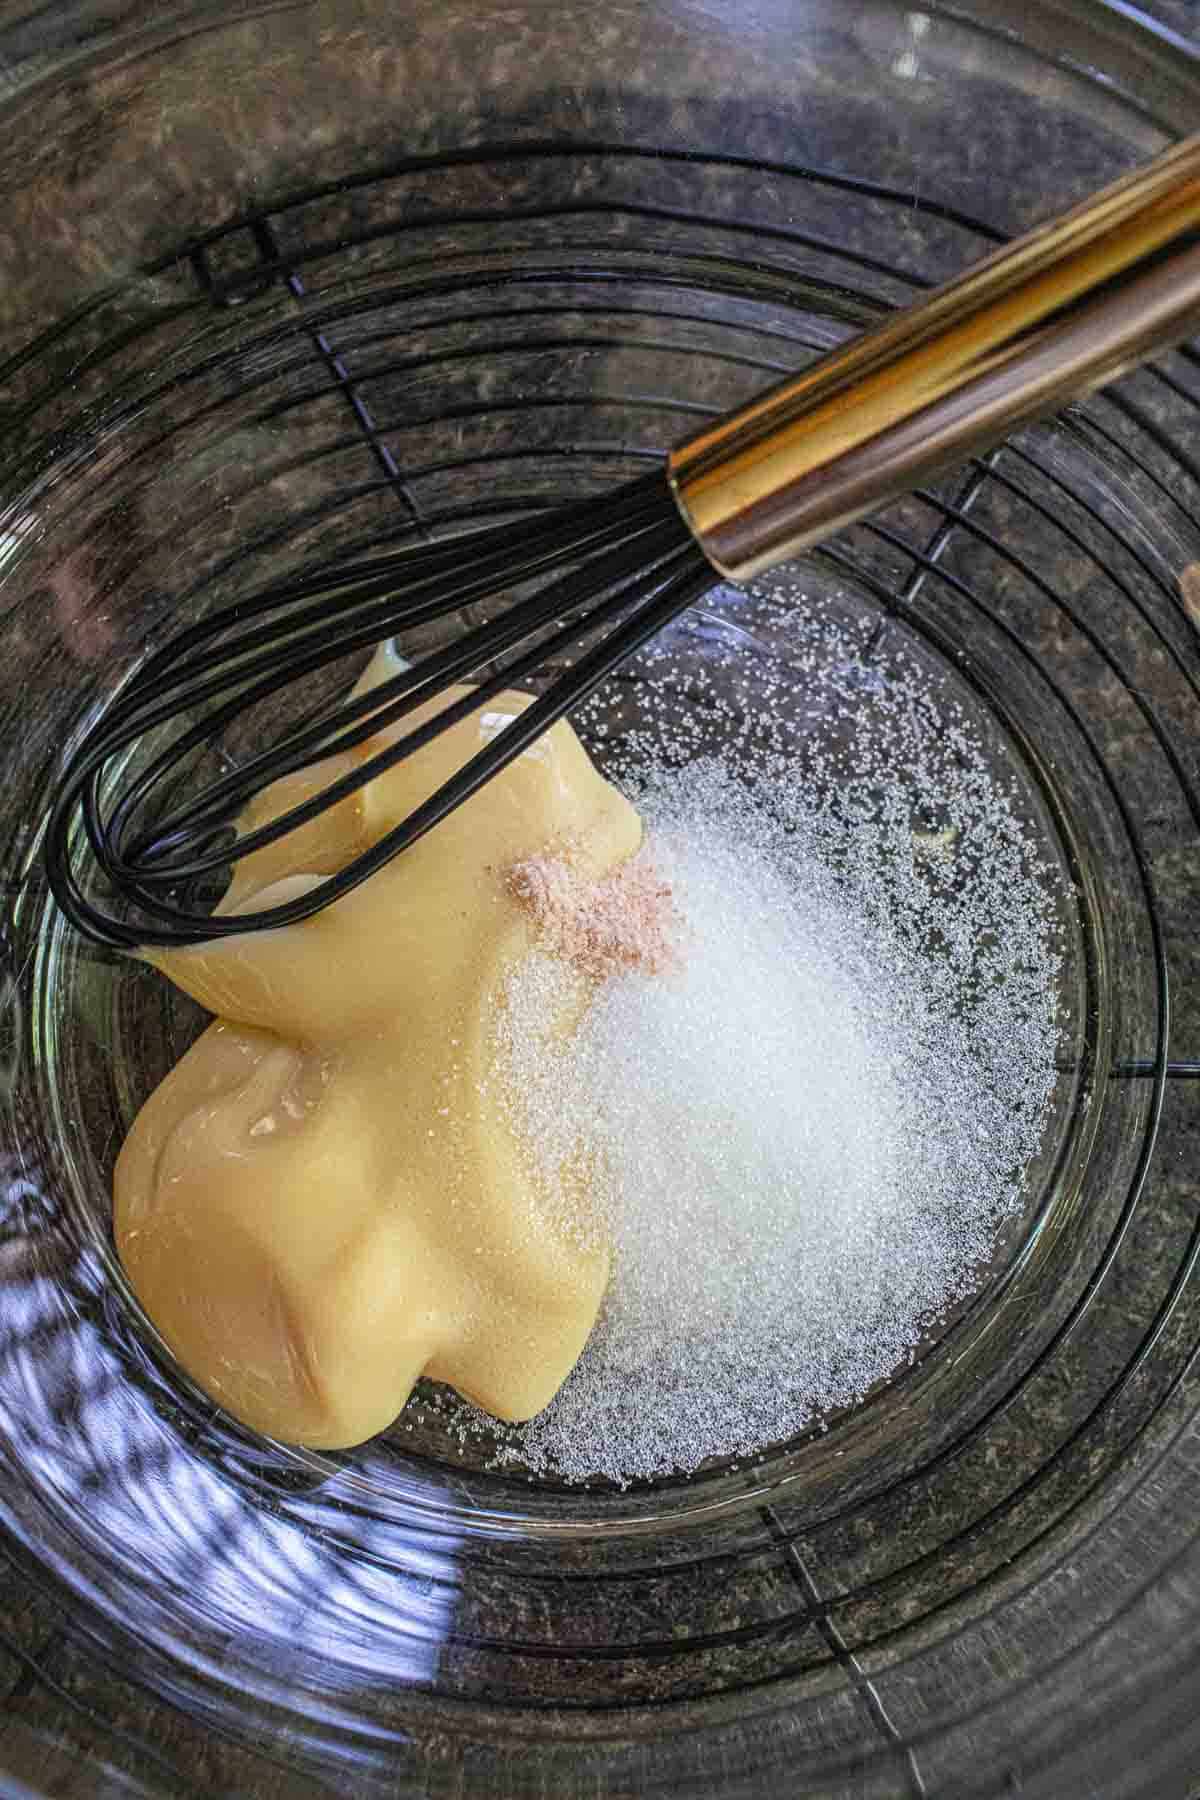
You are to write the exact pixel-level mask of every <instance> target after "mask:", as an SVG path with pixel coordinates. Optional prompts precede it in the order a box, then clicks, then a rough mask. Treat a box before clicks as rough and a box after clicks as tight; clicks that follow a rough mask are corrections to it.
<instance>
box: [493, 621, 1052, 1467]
mask: <svg viewBox="0 0 1200 1800" xmlns="http://www.w3.org/2000/svg"><path fill="white" fill-rule="evenodd" d="M786 628H787V630H786V636H787V642H788V645H789V660H788V664H787V666H786V669H785V668H784V666H783V665H782V664H774V663H773V662H772V659H771V658H770V656H769V655H768V656H766V657H765V660H764V659H763V658H760V659H759V662H758V664H757V666H755V667H754V668H752V669H751V670H749V671H748V673H747V687H748V692H751V693H752V695H753V701H754V704H753V705H752V706H750V707H747V708H746V709H745V711H744V712H739V711H738V710H737V702H736V697H735V700H734V701H732V702H731V701H730V700H729V699H728V698H721V694H722V693H723V694H725V695H728V691H729V688H728V682H726V683H725V686H724V687H723V688H722V689H719V690H718V689H717V688H716V687H714V693H713V696H712V697H710V703H709V708H708V717H707V721H706V726H705V732H706V736H707V738H708V741H710V742H711V741H712V738H713V735H714V734H713V730H712V709H713V707H717V708H720V707H721V706H724V707H726V708H727V709H728V717H727V719H726V721H725V727H726V730H725V747H724V748H723V750H722V753H721V754H720V755H699V756H698V755H695V754H691V753H690V746H689V744H688V742H687V739H686V733H685V735H684V736H683V737H681V736H680V733H679V731H678V729H677V728H676V727H675V726H673V725H668V723H667V722H666V721H667V720H668V718H670V719H674V718H676V717H677V709H676V710H672V708H673V707H675V701H674V700H673V699H672V694H673V693H674V692H675V688H674V685H673V684H674V676H673V672H672V671H671V669H670V653H669V649H665V650H661V651H659V652H658V653H657V655H658V656H659V657H660V658H661V661H660V663H659V664H657V665H656V661H655V657H654V656H653V655H652V656H651V657H650V658H649V659H647V660H646V661H644V662H643V665H642V670H641V674H642V680H643V683H644V686H645V690H646V692H648V693H649V695H650V702H649V714H650V723H649V724H648V725H641V726H638V727H637V729H636V730H632V731H629V732H627V733H626V736H625V739H624V742H623V745H622V748H621V750H620V752H619V753H617V754H614V755H612V756H610V757H609V759H608V764H607V766H608V767H609V769H610V772H615V773H616V775H617V776H618V777H619V778H621V779H622V783H623V785H624V786H625V787H626V789H627V791H628V792H630V794H631V797H632V798H633V799H634V801H635V803H636V804H637V805H638V806H639V808H640V810H641V812H642V815H643V818H644V820H645V822H646V830H647V841H646V847H645V849H644V850H643V852H642V859H643V866H644V869H645V871H646V875H645V879H646V881H648V882H651V883H652V884H653V885H654V886H655V887H657V888H659V889H662V888H666V889H669V891H670V905H671V909H672V912H673V915H674V919H675V930H676V932H677V943H678V954H677V955H676V956H675V958H674V959H673V961H672V962H671V964H670V966H665V963H664V961H662V960H657V961H656V960H654V959H651V960H650V961H648V962H646V963H644V964H643V966H640V967H639V966H638V961H637V959H636V958H630V957H625V958H621V957H617V958H616V959H615V960H610V962H609V964H608V965H607V966H606V969H605V970H604V973H605V976H606V978H605V979H604V980H602V981H600V982H599V983H598V985H597V989H596V996H595V1000H594V1002H593V1004H592V1006H591V1007H590V1009H589V1010H588V1012H587V1014H586V1016H585V1018H584V1021H583V1023H582V1025H581V1026H580V1027H579V1029H578V1031H577V1032H576V1033H575V1035H574V1037H573V1038H572V1039H570V1040H569V1042H568V1043H566V1044H565V1045H564V1044H563V1043H561V1042H560V1041H555V1042H554V1043H553V1044H552V1043H551V1042H550V1039H549V1037H548V1023H547V1022H548V1021H551V1020H553V1019H554V1018H555V1017H557V1016H558V1015H559V1014H560V1012H561V1008H562V1004H563V1001H564V994H565V992H566V989H565V987H564V984H569V983H570V982H571V981H572V980H577V976H575V975H574V974H573V972H572V967H571V965H570V963H569V962H568V961H565V960H564V959H563V956H562V954H561V951H562V945H561V944H556V942H555V941H553V940H550V941H546V942H545V947H544V948H543V949H542V950H541V951H539V952H535V953H534V954H533V955H531V956H530V957H529V958H528V959H527V960H526V961H525V962H524V964H523V965H522V966H521V967H520V968H519V969H518V971H517V973H516V975H515V976H514V978H513V980H512V981H511V983H510V988H509V992H508V994H507V997H506V998H507V1004H506V1006H505V1007H504V1008H503V1009H502V1010H501V1012H500V1013H499V1014H498V1017H497V1024H496V1045H495V1050H496V1066H497V1070H498V1071H500V1072H501V1073H502V1074H503V1076H504V1078H505V1079H506V1081H507V1083H508V1086H509V1090H510V1092H511V1094H512V1102H511V1104H512V1107H513V1122H514V1125H515V1126H516V1127H517V1129H518V1130H519V1131H520V1133H521V1134H522V1136H523V1137H524V1139H525V1140H526V1142H527V1143H528V1144H529V1146H530V1147H531V1153H532V1154H533V1155H534V1156H535V1157H536V1158H537V1160H538V1161H539V1164H540V1166H541V1169H542V1171H543V1173H544V1174H545V1176H546V1178H547V1179H552V1178H553V1171H554V1170H555V1168H556V1167H558V1166H559V1165H560V1164H561V1163H562V1162H564V1161H565V1160H568V1159H570V1158H572V1157H575V1158H576V1159H577V1158H578V1155H579V1153H580V1147H581V1146H582V1147H583V1151H584V1154H586V1156H587V1157H588V1160H589V1163H590V1166H591V1167H592V1168H593V1169H594V1170H595V1171H596V1185H597V1199H598V1203H599V1204H600V1206H601V1208H602V1210H603V1214H604V1216H605V1218H606V1221H607V1225H608V1229H609V1231H610V1234H611V1238H612V1243H613V1247H614V1270H613V1278H612V1282H611V1285H610V1290H609V1293H608V1296H607V1299H606V1302H605V1306H604V1309H603V1313H602V1316H601V1319H600V1322H599V1324H598V1326H597V1328H596V1330H595V1331H594V1333H593V1335H592V1338H591V1340H590V1341H589V1343H588V1346H587V1348H586V1350H585V1352H584V1354H583V1357H582V1359H581V1360H580V1362H579V1364H578V1366H577V1368H576V1369H575V1371H574V1373H573V1374H572V1375H571V1377H570V1378H569V1380H568V1381H567V1383H566V1385H565V1387H564V1388H563V1389H562V1391H561V1393H560V1394H559V1395H558V1397H557V1398H556V1400H555V1401H554V1402H553V1404H552V1405H551V1406H550V1407H549V1408H548V1409H547V1411H546V1412H545V1413H543V1414H542V1415H541V1416H540V1417H539V1418H537V1419H535V1420H534V1421H532V1422H531V1423H530V1424H529V1425H527V1426H524V1427H522V1428H519V1429H516V1430H514V1431H512V1432H510V1433H509V1434H507V1436H506V1437H505V1439H504V1440H503V1441H502V1448H501V1458H502V1460H508V1461H514V1462H519V1463H521V1464H523V1465H525V1466H527V1467H529V1468H531V1469H532V1470H533V1471H535V1472H538V1471H546V1472H552V1473H554V1474H555V1475H556V1476H558V1477H559V1478H565V1479H568V1480H583V1479H586V1478H588V1477H590V1476H605V1477H607V1478H609V1479H611V1480H614V1481H617V1482H627V1481H629V1480H631V1479H637V1478H645V1477H652V1476H657V1475H664V1474H668V1473H676V1472H686V1471H689V1470H692V1469H694V1468H696V1467H697V1466H698V1465H699V1464H700V1463H702V1462H704V1461H705V1460H707V1459H708V1458H712V1457H731V1456H733V1457H750V1456H753V1455H754V1454H755V1453H756V1452H758V1451H760V1450H761V1449H762V1448H763V1447H764V1446H766V1445H768V1444H771V1443H776V1442H779V1441H780V1440H783V1439H786V1438H788V1437H790V1436H792V1435H794V1434H795V1433H796V1432H798V1431H800V1430H802V1429H803V1428H804V1427H806V1426H808V1425H810V1424H811V1423H812V1422H813V1421H814V1420H816V1419H819V1418H820V1417H821V1416H822V1415H823V1414H824V1413H826V1412H828V1411H830V1410H831V1409H834V1408H840V1407H844V1406H846V1405H849V1404H851V1403H853V1402H854V1401H856V1400H857V1399H859V1398H861V1397H862V1396H863V1394H864V1393H865V1392H866V1391H867V1390H868V1389H869V1388H870V1387H871V1386H872V1385H873V1384H874V1383H875V1382H877V1381H878V1380H880V1379H881V1378H883V1377H886V1376H887V1375H889V1374H891V1373H892V1372H893V1371H894V1370H895V1369H896V1368H897V1367H898V1366H900V1365H901V1364H903V1363H904V1362H905V1361H906V1359H907V1358H908V1356H909V1355H910V1353H911V1352H912V1350H913V1348H914V1346H915V1345H916V1344H917V1343H918V1341H919V1339H920V1338H921V1335H922V1333H923V1331H924V1329H925V1328H926V1327H927V1325H928V1323H929V1321H930V1320H931V1319H932V1318H934V1317H935V1316H936V1315H938V1314H939V1313H941V1312H943V1311H944V1310H945V1309H946V1308H947V1307H948V1306H951V1305H953V1304H954V1302H955V1301H956V1300H957V1299H959V1298H961V1297H962V1295H963V1294H964V1293H966V1292H967V1291H968V1290H969V1289H970V1286H971V1284H972V1282H973V1281H974V1280H975V1279H977V1275H978V1270H979V1267H980V1265H981V1263H982V1262H983V1261H984V1260H985V1259H986V1258H987V1256H988V1254H989V1252H990V1250H991V1248H992V1245H993V1242H994V1237H995V1233H996V1230H997V1226H998V1225H999V1223H1000V1222H1001V1220H1002V1219H1003V1217H1004V1216H1005V1215H1006V1213H1008V1212H1010V1211H1011V1209H1012V1208H1013V1207H1014V1206H1015V1205H1017V1204H1018V1202H1019V1201H1020V1198H1021V1194H1022V1179H1023V1178H1022V1170H1023V1169H1024V1167H1025V1165H1026V1164H1027V1163H1028V1161H1029V1159H1030V1158H1031V1157H1032V1156H1033V1155H1034V1154H1035V1153H1036V1151H1037V1149H1038V1147H1039V1143H1040V1138H1041V1132H1042V1129H1043V1123H1044V1118H1045V1113H1046V1108H1047V1103H1048V1100H1049V1096H1050V1093H1051V1089H1052V1087H1053V1082H1054V1049H1055V1042H1056V1020H1055V998H1054V996H1055V977H1056V966H1057V957H1056V949H1055V939H1054V925H1053V907H1052V904H1051V902H1050V900H1049V898H1048V893H1049V889H1050V881H1049V877H1048V874H1047V871H1045V870H1043V869H1041V868H1040V867H1039V865H1038V862H1037V857H1036V854H1035V851H1034V848H1033V846H1032V844H1031V842H1030V833H1029V831H1028V828H1027V827H1025V826H1022V825H1021V824H1020V823H1019V822H1018V818H1017V813H1016V809H1015V808H1014V806H1013V804H1012V801H1011V798H1010V796H1009V795H1008V793H1006V792H1005V791H1004V790H1003V788H1002V787H1001V786H999V785H998V784H997V782H996V781H995V779H994V778H993V777H992V776H991V775H990V774H989V771H988V765H987V759H986V758H985V756H984V753H983V750H982V748H981V746H980V745H979V744H978V743H977V742H976V741H975V740H974V739H973V738H972V735H971V733H970V732H969V731H967V730H966V728H965V726H964V725H963V723H962V721H961V718H960V717H959V716H958V714H957V712H956V709H955V707H954V706H953V705H952V704H951V703H950V702H949V701H947V700H946V699H945V697H944V696H939V695H938V694H937V693H936V692H934V691H932V690H931V687H930V682H929V677H928V674H927V673H924V672H920V671H916V670H912V671H910V672H909V673H908V674H907V675H906V674H905V672H904V665H903V661H902V659H901V661H900V662H899V663H895V662H894V663H893V666H892V669H891V671H890V675H889V681H888V684H887V690H886V693H881V694H880V696H879V697H873V695H872V693H871V690H870V687H869V685H867V686H864V684H863V682H862V681H861V680H860V679H858V677H857V676H856V675H855V670H856V669H861V668H863V667H865V666H866V665H865V664H864V663H863V662H862V659H861V657H860V656H859V650H860V649H861V646H860V645H859V644H857V643H856V642H854V641H853V640H852V639H850V638H846V640H845V641H844V642H842V641H839V639H838V631H839V629H840V628H837V627H833V626H830V625H829V624H828V622H826V621H823V620H822V619H821V618H820V616H819V615H817V614H816V613H814V612H812V611H811V610H805V609H804V608H803V607H797V606H795V605H794V604H793V606H792V608H791V610H790V611H789V614H788V617H787V619H786ZM806 657H807V658H808V662H807V666H806V665H805V658H806ZM658 668H661V669H662V671H663V673H662V677H661V678H662V682H663V688H662V693H663V709H662V718H661V720H659V722H658V723H657V724H656V723H655V721H654V705H653V693H654V684H655V682H656V680H657V679H659V676H658V673H657V672H656V671H657V669H658ZM692 680H693V685H696V682H697V678H696V677H695V675H694V674H693V676H692ZM699 685H700V687H701V688H702V687H703V676H701V677H700V678H699ZM797 694H799V695H800V697H801V700H802V702H803V705H802V706H801V707H799V708H798V707H797V706H796V705H795V704H794V703H792V702H794V700H795V696H796V695H797ZM668 702H670V704H668ZM584 729H585V731H586V721H585V725H584ZM637 869H638V863H637V862H635V864H634V865H633V868H632V871H631V876H630V879H631V880H632V881H633V882H634V884H635V886H636V883H637V882H638V880H639V879H641V877H639V876H638V874H637ZM570 898H571V906H574V905H575V904H576V902H577V901H578V896H573V897H570ZM571 906H568V907H567V912H568V913H570V911H571ZM560 911H561V909H560ZM618 936H619V934H618ZM555 951H557V952H558V953H552V952H555ZM465 1418H466V1415H464V1420H465Z"/></svg>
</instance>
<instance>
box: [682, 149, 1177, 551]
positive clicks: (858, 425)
mask: <svg viewBox="0 0 1200 1800" xmlns="http://www.w3.org/2000/svg"><path fill="white" fill-rule="evenodd" d="M1198 327H1200V136H1197V137H1192V138H1188V139H1187V140H1185V141H1184V142H1183V143H1181V144H1177V145H1176V146H1175V147H1174V148H1173V149H1171V150H1168V151H1167V152H1166V153H1165V154H1163V155H1162V156H1159V157H1157V158H1156V159H1155V161H1153V162H1152V163H1150V164H1149V165H1148V166H1146V167H1145V168H1143V169H1139V170H1138V171H1137V172H1136V173H1134V174H1132V175H1129V176H1126V177H1125V178H1124V179H1123V180H1121V181H1118V182H1116V183H1114V185H1113V186H1111V187H1109V188H1106V189H1104V190H1103V192H1101V193H1100V194H1098V195H1096V196H1094V197H1093V198H1091V199H1089V200H1087V201H1085V202H1084V203H1083V204H1082V205H1080V206H1078V207H1076V208H1075V209H1074V210H1073V211H1071V212H1069V213H1067V214H1065V215H1064V216H1063V217H1062V218H1060V219H1057V220H1055V221H1054V222H1053V223H1052V224H1049V225H1045V226H1042V227H1041V228H1040V229H1038V230H1036V231H1032V232H1030V233H1029V234H1028V235H1027V236H1026V237H1023V238H1020V239H1018V240H1017V241H1016V242H1015V243H1013V244H1011V245H1009V246H1007V247H1006V248H1004V249H1002V250H1000V251H998V252H997V253H996V254H995V255H994V256H991V257H989V258H987V259H986V261H984V262H982V263H978V264H976V265H975V266H974V267H973V268H972V269H970V270H969V271H968V272H967V273H966V274H965V275H963V276H960V277H959V278H957V279H956V280H954V281H951V282H949V283H948V284H947V285H946V286H944V287H941V288H939V289H937V291H936V292H935V293H933V294H932V295H931V296H930V297H929V299H927V300H926V301H924V302H923V303H921V304H918V305H916V306H914V307H910V308H908V309H907V310H905V311H904V312H902V313H900V314H898V315H896V316H895V317H893V318H889V319H887V320H885V321H884V322H883V323H882V324H880V325H878V326H877V327H875V328H874V329H872V330H870V331H868V332H866V333H864V334H863V335H862V336H861V337H858V338H855V339H854V340H853V342H851V343H848V344H847V345H845V347H844V348H842V349H840V350H837V351H834V352H833V353H832V354H830V355H829V356H826V357H823V358H822V359H821V361H820V362H819V363H817V364H816V365H815V366H814V367H813V368H812V369H810V370H808V371H806V372H805V373H804V374H802V375H799V376H796V377H794V378H792V379H790V380H787V381H785V382H783V383H781V384H780V386H778V387H776V388H773V389H772V390H771V391H770V392H769V393H767V394H765V395H763V396H761V397H760V398H758V399H756V400H754V401H752V402H751V403H750V404H749V405H747V406H744V407H742V408H740V409H739V410H738V411H736V412H734V413H730V414H728V415H727V416H726V417H725V418H723V419H722V420H721V421H720V422H719V423H718V424H716V425H713V426H710V427H708V428H706V429H705V430H703V431H701V432H699V433H697V434H696V436H694V437H692V438H690V439H688V441H687V442H686V443H684V444H681V445H680V446H679V448H678V449H676V450H675V452H674V453H673V455H672V456H671V459H670V463H669V473H670V478H671V484H672V487H673V489H674V492H675V496H676V499H677V501H678V503H679V506H680V509H681V511H682V513H683V516H684V518H685V519H686V521H687V523H688V525H689V526H690V527H691V529H692V531H693V532H694V534H695V536H696V539H697V541H698V542H699V544H700V546H701V548H702V549H703V550H704V552H705V554H706V555H707V556H708V558H709V559H710V561H711V562H712V563H714V564H715V566H716V567H717V568H718V569H719V570H720V571H721V572H722V573H723V574H726V575H729V576H731V577H733V578H734V579H744V578H745V577H747V576H750V575H754V574H756V573H757V572H758V571H759V570H761V569H764V568H766V567H768V566H769V565H770V564H772V563H775V562H779V561H780V560H781V559H783V558H784V557H786V556H789V555H791V554H793V553H794V552H795V551H797V550H801V549H803V548H804V547H805V546H806V545H809V544H812V543H815V542H817V541H818V540H820V539H822V538H825V537H827V536H828V535H829V534H830V533H831V532H832V531H835V530H836V529H837V528H838V527H839V526H842V525H846V524H849V523H850V522H851V521H853V520H854V519H857V518H860V517H861V516H862V515H863V514H864V513H867V512H870V511H873V510H874V509H876V508H877V507H879V506H880V505H882V504H883V503H884V502H886V501H887V500H890V499H893V498H895V497H896V496H898V495H900V494H904V493H908V492H911V490H912V489H913V488H914V487H916V486H917V485H918V484H919V483H920V482H922V481H925V480H927V479H928V478H929V477H930V476H931V475H933V474H935V473H937V472H938V471H940V470H941V469H943V468H945V467H947V466H949V465H952V464H954V463H957V462H961V461H962V459H963V458H964V457H966V456H968V455H970V454H971V453H972V452H973V451H976V450H978V449H981V448H984V447H987V448H990V447H992V446H993V445H995V444H997V443H999V442H1000V441H1001V440H1002V439H1003V438H1004V437H1005V436H1006V435H1007V434H1008V433H1009V432H1010V431H1012V430H1014V429H1015V428H1016V427H1017V426H1018V425H1021V424H1024V423H1026V422H1028V421H1029V420H1031V419H1034V418H1037V417H1039V416H1041V415H1043V414H1046V413H1049V412H1053V411H1055V410H1056V409H1057V408H1059V407H1061V406H1063V405H1064V404H1066V403H1067V402H1068V401H1070V400H1074V399H1078V398H1079V397H1080V396H1081V395H1083V394H1086V393H1088V392H1090V391H1091V390H1092V389H1093V388H1096V387H1100V386H1102V385H1103V384H1104V383H1105V382H1108V381H1111V380H1113V379H1115V377H1117V376H1118V375H1120V374H1122V373H1123V372H1124V371H1125V370H1126V369H1128V368H1130V367H1131V366H1133V365H1134V364H1136V363H1138V362H1141V361H1143V360H1144V359H1145V358H1146V357H1148V356H1151V355H1153V354H1154V352H1155V351H1156V350H1160V349H1164V348H1166V347H1168V346H1169V345H1171V344H1173V343H1178V342H1179V340H1180V339H1181V338H1183V337H1186V336H1187V335H1188V334H1189V333H1190V332H1191V331H1193V330H1195V329H1197V328H1198Z"/></svg>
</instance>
